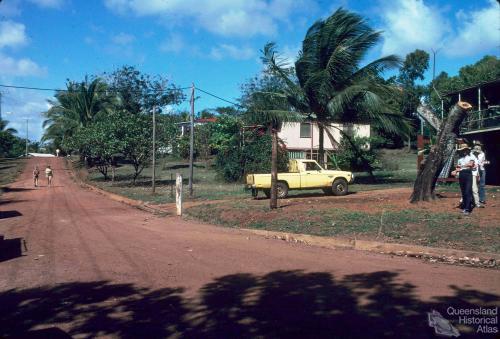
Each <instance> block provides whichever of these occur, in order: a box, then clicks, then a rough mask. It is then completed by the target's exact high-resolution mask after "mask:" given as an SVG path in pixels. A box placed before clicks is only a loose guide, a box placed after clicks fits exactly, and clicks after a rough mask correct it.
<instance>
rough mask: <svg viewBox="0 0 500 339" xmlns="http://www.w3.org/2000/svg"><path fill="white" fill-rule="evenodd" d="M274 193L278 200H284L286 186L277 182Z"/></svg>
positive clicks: (286, 194)
mask: <svg viewBox="0 0 500 339" xmlns="http://www.w3.org/2000/svg"><path fill="white" fill-rule="evenodd" d="M276 191H277V192H276V194H277V195H278V199H284V198H286V197H287V196H288V185H287V184H286V183H284V182H277V183H276Z"/></svg>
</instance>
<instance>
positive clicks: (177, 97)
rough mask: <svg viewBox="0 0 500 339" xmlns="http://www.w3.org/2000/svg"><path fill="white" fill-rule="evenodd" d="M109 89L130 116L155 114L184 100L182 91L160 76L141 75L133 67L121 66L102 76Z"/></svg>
mask: <svg viewBox="0 0 500 339" xmlns="http://www.w3.org/2000/svg"><path fill="white" fill-rule="evenodd" d="M104 78H105V81H106V83H107V84H108V86H109V87H110V89H111V90H112V91H113V92H115V93H117V94H118V95H119V98H120V107H121V108H122V109H123V110H124V111H126V112H128V113H131V114H139V113H151V112H152V110H153V107H155V106H156V108H157V112H158V113H161V108H162V107H165V106H167V105H171V104H178V103H180V102H181V101H182V100H184V95H183V93H182V91H181V90H180V89H179V88H177V87H176V86H175V85H174V84H171V83H169V81H168V80H167V79H166V78H164V77H161V76H151V75H149V74H145V73H141V72H140V71H139V70H137V69H136V68H135V67H133V66H123V67H122V68H120V69H117V70H115V71H114V72H112V73H111V74H105V75H104Z"/></svg>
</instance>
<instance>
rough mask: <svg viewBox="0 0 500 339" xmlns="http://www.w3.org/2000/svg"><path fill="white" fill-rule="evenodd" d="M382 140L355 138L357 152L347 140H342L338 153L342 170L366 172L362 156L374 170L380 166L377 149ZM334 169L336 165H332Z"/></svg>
mask: <svg viewBox="0 0 500 339" xmlns="http://www.w3.org/2000/svg"><path fill="white" fill-rule="evenodd" d="M379 141H380V139H379V138H378V137H372V138H366V137H362V138H361V137H354V138H353V143H354V145H355V147H356V148H357V151H356V150H355V149H354V148H353V146H352V145H351V143H350V142H349V141H348V140H347V138H345V137H344V138H342V140H341V142H340V146H339V150H338V152H337V153H336V160H337V163H338V165H339V167H340V168H341V169H344V170H351V171H365V170H367V168H365V167H366V166H365V164H364V163H363V161H362V158H361V157H360V154H361V156H362V157H363V158H364V159H366V160H367V161H368V163H369V164H370V166H371V167H372V168H374V167H376V166H377V165H378V164H379V161H378V153H377V147H378V145H379ZM332 165H333V167H335V166H334V164H333V163H332Z"/></svg>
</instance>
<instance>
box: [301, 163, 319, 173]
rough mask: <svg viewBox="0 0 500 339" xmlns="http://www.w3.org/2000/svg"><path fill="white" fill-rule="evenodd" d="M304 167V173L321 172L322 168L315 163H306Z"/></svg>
mask: <svg viewBox="0 0 500 339" xmlns="http://www.w3.org/2000/svg"><path fill="white" fill-rule="evenodd" d="M304 165H305V166H306V171H321V170H322V168H321V167H319V165H318V164H317V163H315V162H306V163H304Z"/></svg>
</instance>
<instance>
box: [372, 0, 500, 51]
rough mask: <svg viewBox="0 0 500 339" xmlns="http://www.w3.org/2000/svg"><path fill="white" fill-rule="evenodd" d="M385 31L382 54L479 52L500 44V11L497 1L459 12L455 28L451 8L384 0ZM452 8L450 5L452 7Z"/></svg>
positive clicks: (408, 0)
mask: <svg viewBox="0 0 500 339" xmlns="http://www.w3.org/2000/svg"><path fill="white" fill-rule="evenodd" d="M381 3H382V5H381V9H382V11H381V19H382V22H383V27H382V30H383V31H384V33H383V37H384V41H383V45H382V54H384V55H387V54H400V55H402V56H404V55H405V54H407V53H409V52H412V51H413V50H415V49H417V48H419V49H423V50H431V49H439V48H443V47H446V48H444V49H443V53H446V54H448V55H450V56H470V55H478V54H483V53H485V52H488V51H490V50H493V49H494V48H498V47H499V45H500V30H499V29H500V11H499V9H500V8H499V5H498V3H497V1H495V0H489V4H488V5H487V7H485V8H482V9H479V10H477V11H473V12H467V13H464V12H463V11H459V12H458V13H457V14H456V16H457V18H456V19H457V20H456V22H457V24H455V25H454V26H453V27H452V25H451V23H450V21H449V20H448V19H447V18H446V15H445V14H444V11H445V10H446V8H447V7H441V8H437V7H432V6H431V5H430V3H431V2H430V1H426V2H424V1H423V0H394V1H391V2H388V1H387V0H381ZM448 9H449V8H448Z"/></svg>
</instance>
